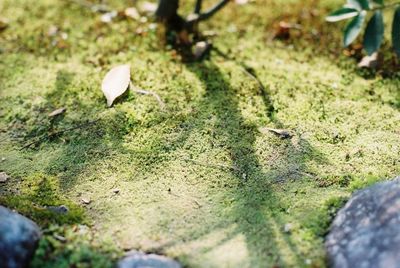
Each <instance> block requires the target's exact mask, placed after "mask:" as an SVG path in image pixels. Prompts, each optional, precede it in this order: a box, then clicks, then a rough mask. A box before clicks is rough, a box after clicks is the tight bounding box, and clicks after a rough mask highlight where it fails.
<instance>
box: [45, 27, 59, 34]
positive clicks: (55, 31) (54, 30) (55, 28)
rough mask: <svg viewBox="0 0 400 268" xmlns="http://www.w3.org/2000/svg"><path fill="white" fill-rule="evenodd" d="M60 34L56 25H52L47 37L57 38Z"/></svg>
mask: <svg viewBox="0 0 400 268" xmlns="http://www.w3.org/2000/svg"><path fill="white" fill-rule="evenodd" d="M57 33H58V27H57V26H55V25H51V26H50V27H49V29H48V30H47V35H48V36H56V35H57Z"/></svg>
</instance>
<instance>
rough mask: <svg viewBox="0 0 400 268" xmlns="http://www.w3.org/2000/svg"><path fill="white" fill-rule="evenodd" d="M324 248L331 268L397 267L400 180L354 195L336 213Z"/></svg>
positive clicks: (378, 185)
mask: <svg viewBox="0 0 400 268" xmlns="http://www.w3.org/2000/svg"><path fill="white" fill-rule="evenodd" d="M325 246H326V249H327V253H328V259H329V262H330V265H331V267H334V268H347V267H359V268H370V267H371V268H380V267H382V268H397V267H400V177H397V178H395V179H394V180H393V181H387V182H383V183H377V184H375V185H374V186H371V187H368V188H366V189H364V190H361V191H358V192H356V193H355V194H354V195H353V196H352V198H351V199H350V200H349V201H348V202H347V204H346V205H345V207H344V208H342V209H341V210H340V211H339V213H338V214H337V216H336V218H335V220H334V221H333V223H332V226H331V231H330V233H329V234H328V236H327V238H326V241H325Z"/></svg>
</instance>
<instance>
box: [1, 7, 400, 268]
mask: <svg viewBox="0 0 400 268" xmlns="http://www.w3.org/2000/svg"><path fill="white" fill-rule="evenodd" d="M31 2H32V1H28V0H21V1H11V0H5V1H2V2H1V4H0V9H1V14H2V16H4V17H7V18H10V19H11V22H10V26H9V28H8V29H7V30H5V31H3V32H1V33H0V47H1V51H2V52H1V55H0V84H1V88H0V97H1V101H0V102H1V105H0V171H5V172H7V174H9V175H10V177H11V179H10V180H9V181H8V182H7V183H4V184H1V185H0V196H1V197H0V202H1V203H2V204H6V205H7V206H10V207H12V208H15V209H16V210H17V211H20V212H21V213H23V214H25V215H28V216H29V217H31V218H33V219H34V220H37V221H38V222H39V223H40V224H41V225H42V226H43V227H44V228H46V226H49V224H53V223H57V224H63V223H68V225H67V226H66V227H62V228H73V227H72V225H71V224H73V223H84V222H89V223H90V226H91V228H92V230H93V233H94V234H96V235H97V236H99V237H100V238H99V241H98V242H99V243H101V240H102V239H103V238H107V237H112V238H113V242H114V243H115V244H116V245H117V246H118V247H119V249H122V248H123V249H131V248H134V249H139V250H143V251H147V252H158V253H163V254H167V255H169V256H171V257H174V258H177V259H178V260H180V261H181V262H182V263H183V264H184V265H186V266H189V267H224V266H225V267H265V266H267V267H273V266H282V267H303V266H308V263H310V261H311V265H315V266H319V267H321V266H322V267H323V266H324V265H325V263H324V255H325V253H324V247H323V235H324V233H325V232H326V230H327V228H328V226H329V221H330V220H331V219H332V216H333V214H334V211H336V209H337V207H338V206H340V205H339V204H341V202H339V201H340V200H342V198H343V197H348V196H349V194H350V193H351V192H352V191H354V190H355V189H358V188H360V187H364V186H366V185H367V184H368V183H369V182H372V181H375V178H376V179H377V180H384V179H387V178H391V177H394V176H395V175H396V174H399V172H400V169H399V168H400V165H399V159H398V156H399V154H400V151H399V147H398V146H397V144H398V140H399V132H398V126H399V120H400V113H399V93H398V88H399V86H400V84H399V79H398V75H397V76H396V74H394V73H393V69H391V66H389V65H388V66H386V65H385V66H383V67H382V68H381V69H379V70H376V71H369V72H365V71H359V70H357V68H356V59H357V58H358V57H360V56H361V54H359V53H358V52H357V53H355V54H354V57H346V56H344V54H343V53H342V52H343V50H342V48H341V34H340V29H339V28H340V26H339V25H334V24H326V23H325V22H324V19H323V18H324V15H325V14H327V13H328V12H329V11H331V10H333V9H334V8H337V7H338V6H340V5H341V4H342V1H339V0H332V1H319V2H318V1H299V0H291V1H280V0H279V1H278V0H274V1H268V4H266V2H263V1H261V2H257V1H256V2H252V3H249V4H247V5H241V6H237V5H231V6H230V7H228V8H226V9H225V10H223V11H222V12H221V13H220V16H218V17H216V18H215V19H213V20H210V21H209V22H207V23H205V24H202V26H201V27H202V29H203V30H207V29H213V30H215V31H216V33H217V34H218V36H217V37H215V38H214V40H213V45H214V48H215V49H214V50H213V52H212V53H211V56H210V58H209V60H206V61H205V62H202V63H191V64H185V63H182V62H181V61H180V56H179V53H177V51H175V50H173V49H172V48H170V47H169V48H161V47H160V45H159V42H158V40H157V35H156V31H155V30H154V29H153V26H151V25H150V23H151V21H148V22H143V21H142V22H140V21H135V20H130V19H124V18H122V17H118V18H117V19H116V20H115V21H113V23H110V24H104V23H101V21H100V15H99V14H96V13H92V12H91V11H89V10H87V9H85V8H82V7H81V6H79V5H76V4H74V3H72V2H71V1H52V0H43V1H40V3H36V4H35V5H32V3H31ZM108 3H109V4H110V5H111V6H112V7H113V8H116V9H121V8H122V7H123V5H124V3H123V1H117V0H116V1H111V0H110V1H108ZM190 8H191V2H190V1H188V2H185V3H184V4H183V6H182V11H189V10H190ZM316 11H318V14H319V15H318V14H317V13H316ZM233 17H234V18H235V20H232V18H233ZM299 17H301V18H302V19H301V21H299V20H298V18H299ZM281 20H285V21H288V22H291V23H301V26H302V30H301V31H297V30H293V31H291V38H289V39H288V40H273V41H272V38H271V37H272V36H273V32H274V29H275V27H276V26H275V25H277V24H279V21H281ZM77 25H79V26H77ZM51 26H56V27H58V29H59V32H58V33H57V35H56V36H52V35H48V34H47V32H48V29H49V27H51ZM62 33H66V34H68V38H67V39H66V40H64V41H63V42H61V39H62V36H64V37H65V34H63V35H62V36H61V34H62ZM60 38H61V39H60ZM384 49H385V48H384ZM217 51H219V52H217ZM387 51H388V50H387ZM348 52H351V51H348ZM224 54H226V55H224ZM384 56H385V58H386V59H388V60H387V62H393V61H394V59H393V55H392V54H390V53H389V52H387V53H385V55H384ZM125 63H130V64H131V66H132V82H133V83H134V84H135V85H136V86H138V87H141V88H143V89H145V90H150V91H153V92H156V93H157V94H158V95H159V96H160V97H161V98H162V99H163V101H164V102H165V104H166V108H167V109H166V110H161V109H160V107H159V105H158V103H157V101H156V100H155V99H154V98H153V97H152V96H143V95H137V94H134V93H132V92H128V93H127V94H126V95H124V96H123V97H122V98H121V99H120V100H119V101H118V102H117V103H116V104H115V105H114V106H113V107H112V108H107V107H106V103H105V100H104V97H103V95H102V93H101V90H100V88H99V85H100V84H101V80H102V78H103V76H104V75H105V73H106V72H107V70H109V69H110V68H111V67H112V66H114V65H118V64H125ZM248 71H250V72H251V73H252V74H253V75H255V76H256V77H257V78H258V80H259V81H260V82H261V83H262V85H263V87H260V84H259V82H258V81H256V80H255V79H254V77H253V76H250V75H249V73H248ZM60 107H65V108H66V109H67V110H66V112H65V113H64V114H63V115H61V116H58V117H56V118H49V117H48V113H50V112H51V111H53V110H55V109H57V108H60ZM93 121H95V122H94V123H92V124H88V122H89V123H90V122H93ZM78 126H79V127H78ZM265 127H270V128H282V129H289V130H290V131H291V132H292V133H293V134H294V136H293V138H291V139H281V138H279V137H277V136H276V135H274V134H273V133H269V132H260V131H259V129H262V128H265ZM54 133H59V134H58V135H52V134H54ZM32 142H33V144H32V146H30V147H29V148H23V149H21V148H22V147H24V146H25V145H27V144H29V143H32ZM3 158H4V160H1V159H3ZM368 178H374V179H371V180H370V179H368ZM82 197H87V198H90V200H91V202H90V204H86V205H85V206H83V205H82V204H80V199H81V198H82ZM332 200H333V201H332ZM61 204H64V205H67V206H68V207H69V208H70V214H67V215H58V214H53V213H51V212H49V211H48V210H46V209H43V207H44V206H57V205H61ZM286 224H290V225H291V226H292V227H293V230H292V231H291V232H289V233H287V232H285V228H284V227H285V225H286ZM57 232H58V231H57ZM60 232H61V231H60ZM64 232H66V231H62V233H63V234H64ZM51 240H52V239H51V235H49V236H48V237H47V238H46V239H45V240H44V242H42V243H43V244H42V245H41V251H40V252H41V253H40V254H41V255H40V256H41V257H40V258H39V259H40V260H42V261H46V260H48V261H49V263H50V264H52V265H54V266H57V265H60V266H62V265H64V264H65V263H69V261H70V260H72V259H75V260H74V261H72V263H73V264H74V265H76V266H79V265H80V263H81V264H82V266H85V265H86V264H85V261H83V260H84V259H85V258H86V257H85V256H88V255H89V256H90V255H91V254H95V252H97V248H92V247H91V246H92V241H91V240H90V238H86V237H82V242H84V241H87V242H88V244H87V245H85V249H82V250H78V251H76V253H77V255H78V257H75V255H74V254H75V253H74V252H75V251H74V250H73V249H67V248H66V247H67V244H63V243H61V244H57V245H56V246H53V245H52V243H53V242H54V241H53V242H51ZM72 240H73V239H72ZM46 241H47V242H46ZM93 241H94V240H93ZM54 243H56V242H54ZM74 245H75V244H74ZM86 247H87V248H86ZM58 249H60V250H61V251H57V250H58ZM88 251H89V253H87V252H88ZM100 251H101V250H100ZM56 252H58V253H56ZM46 256H52V257H51V258H50V259H51V260H50V259H47V258H46ZM57 256H59V257H57ZM104 256H105V258H110V259H111V260H113V257H110V255H107V254H105V255H104ZM97 258H100V259H102V258H103V257H95V256H93V259H97ZM100 259H99V262H101V261H100ZM103 260H104V259H103ZM106 263H108V262H107V261H106ZM42 264H43V262H42V263H39V264H38V266H40V265H42ZM43 265H44V264H43ZM107 265H108V264H107ZM99 266H101V264H99Z"/></svg>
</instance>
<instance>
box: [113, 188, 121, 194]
mask: <svg viewBox="0 0 400 268" xmlns="http://www.w3.org/2000/svg"><path fill="white" fill-rule="evenodd" d="M112 191H113V193H114V194H118V193H119V192H120V190H119V189H113V190H112Z"/></svg>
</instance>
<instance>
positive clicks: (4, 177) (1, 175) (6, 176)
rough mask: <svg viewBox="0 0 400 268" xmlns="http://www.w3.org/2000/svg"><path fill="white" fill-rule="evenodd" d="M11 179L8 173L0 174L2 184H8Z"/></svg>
mask: <svg viewBox="0 0 400 268" xmlns="http://www.w3.org/2000/svg"><path fill="white" fill-rule="evenodd" d="M8 179H9V176H8V175H7V173H5V172H0V182H3V183H4V182H7V180H8Z"/></svg>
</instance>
